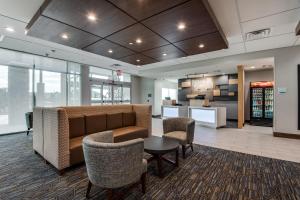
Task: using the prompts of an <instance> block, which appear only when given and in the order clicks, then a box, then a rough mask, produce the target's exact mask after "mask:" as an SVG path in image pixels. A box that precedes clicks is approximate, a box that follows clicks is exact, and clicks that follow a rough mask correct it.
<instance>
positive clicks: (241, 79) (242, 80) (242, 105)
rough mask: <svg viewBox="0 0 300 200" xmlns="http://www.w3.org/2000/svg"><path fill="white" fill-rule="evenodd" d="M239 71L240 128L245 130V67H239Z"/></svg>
mask: <svg viewBox="0 0 300 200" xmlns="http://www.w3.org/2000/svg"><path fill="white" fill-rule="evenodd" d="M237 69H238V128H243V127H244V123H245V94H244V92H245V91H244V88H245V87H244V84H245V71H244V66H242V65H239V66H237Z"/></svg>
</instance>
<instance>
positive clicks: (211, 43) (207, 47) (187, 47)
mask: <svg viewBox="0 0 300 200" xmlns="http://www.w3.org/2000/svg"><path fill="white" fill-rule="evenodd" d="M200 44H204V48H199V45H200ZM174 45H175V46H177V47H178V48H180V49H182V50H183V51H185V52H186V53H187V54H188V55H195V54H201V53H206V52H210V51H217V50H221V49H226V48H228V47H227V44H226V43H225V42H224V40H223V38H222V36H221V35H220V33H218V32H216V33H213V34H208V35H205V36H200V37H195V38H192V39H188V40H184V41H180V42H178V43H174Z"/></svg>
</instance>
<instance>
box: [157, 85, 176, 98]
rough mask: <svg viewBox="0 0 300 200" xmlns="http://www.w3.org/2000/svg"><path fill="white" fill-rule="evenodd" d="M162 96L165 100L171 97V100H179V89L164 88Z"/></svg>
mask: <svg viewBox="0 0 300 200" xmlns="http://www.w3.org/2000/svg"><path fill="white" fill-rule="evenodd" d="M161 98H162V100H165V99H166V98H167V99H168V98H170V100H177V90H176V89H171V88H162V90H161Z"/></svg>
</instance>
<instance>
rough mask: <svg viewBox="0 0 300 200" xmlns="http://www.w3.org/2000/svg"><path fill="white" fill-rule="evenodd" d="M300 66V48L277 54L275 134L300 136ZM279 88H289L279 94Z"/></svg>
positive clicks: (284, 49)
mask: <svg viewBox="0 0 300 200" xmlns="http://www.w3.org/2000/svg"><path fill="white" fill-rule="evenodd" d="M298 64H300V46H297V47H290V48H283V49H280V50H278V51H276V52H275V73H274V74H275V88H276V90H275V92H274V94H275V113H274V114H275V120H274V122H275V126H274V131H275V132H282V133H292V134H300V131H299V130H297V129H298V92H297V87H298V84H297V65H298ZM278 88H287V93H285V94H279V93H278Z"/></svg>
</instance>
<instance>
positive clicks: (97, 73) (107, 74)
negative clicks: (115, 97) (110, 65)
mask: <svg viewBox="0 0 300 200" xmlns="http://www.w3.org/2000/svg"><path fill="white" fill-rule="evenodd" d="M90 78H95V79H102V80H113V77H112V70H108V69H102V68H99V67H90Z"/></svg>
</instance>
